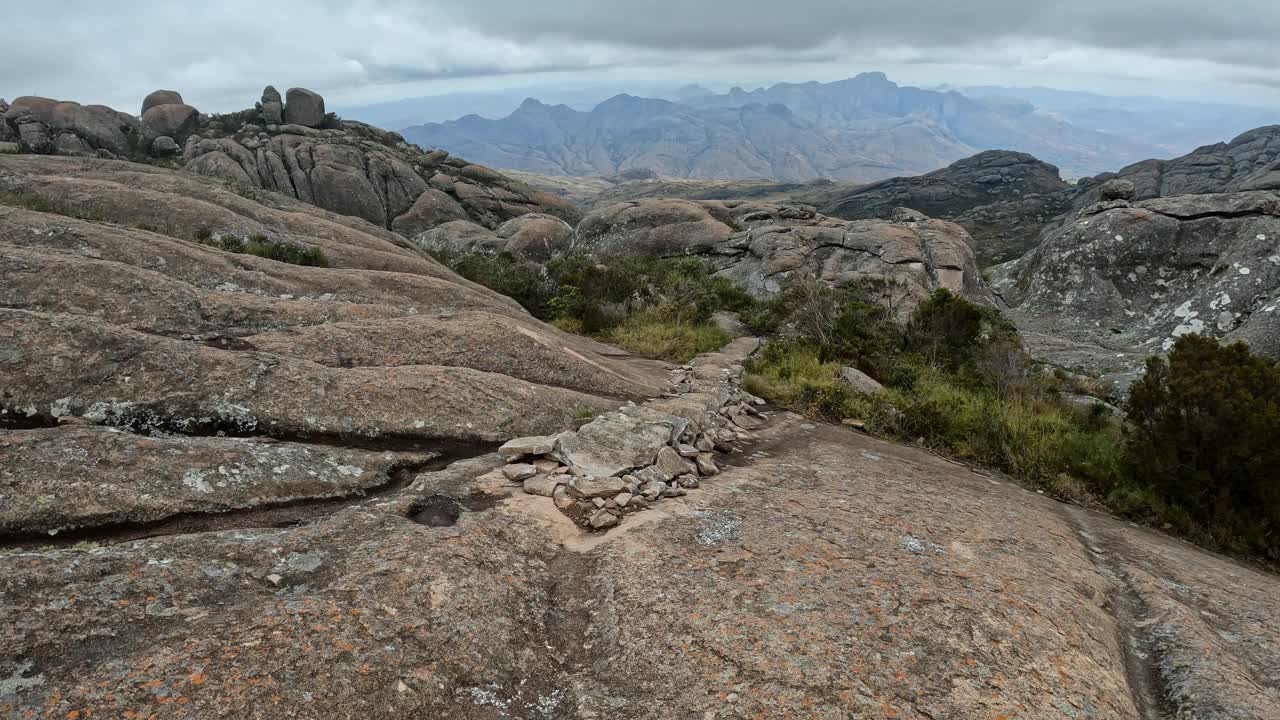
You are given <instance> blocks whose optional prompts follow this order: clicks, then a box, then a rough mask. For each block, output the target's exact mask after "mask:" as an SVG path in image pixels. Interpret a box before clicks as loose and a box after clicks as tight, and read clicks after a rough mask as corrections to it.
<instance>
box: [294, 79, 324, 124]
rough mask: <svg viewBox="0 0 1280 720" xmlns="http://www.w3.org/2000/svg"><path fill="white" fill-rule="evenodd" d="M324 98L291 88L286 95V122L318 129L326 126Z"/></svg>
mask: <svg viewBox="0 0 1280 720" xmlns="http://www.w3.org/2000/svg"><path fill="white" fill-rule="evenodd" d="M324 114H325V113H324V98H322V97H320V95H318V94H316V93H314V92H311V91H310V90H307V89H305V88H289V90H288V91H287V92H286V93H285V105H284V121H285V122H286V123H290V124H293V125H301V126H303V127H309V128H318V127H320V126H321V125H323V124H324Z"/></svg>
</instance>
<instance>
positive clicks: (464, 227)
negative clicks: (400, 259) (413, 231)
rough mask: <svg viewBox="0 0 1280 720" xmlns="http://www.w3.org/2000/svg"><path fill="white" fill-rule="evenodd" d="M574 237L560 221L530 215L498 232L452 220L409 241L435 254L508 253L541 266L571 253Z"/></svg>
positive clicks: (571, 230) (536, 214)
mask: <svg viewBox="0 0 1280 720" xmlns="http://www.w3.org/2000/svg"><path fill="white" fill-rule="evenodd" d="M573 237H574V231H573V228H572V227H571V226H570V225H569V224H568V223H566V222H565V221H563V220H561V219H560V218H557V217H552V216H551V215H543V214H541V213H530V214H528V215H521V216H520V217H517V218H513V219H511V220H508V221H506V222H505V223H503V224H502V225H500V226H498V229H497V230H490V229H488V228H486V227H483V226H481V225H477V224H475V223H473V222H469V221H466V220H454V221H451V222H446V223H444V224H442V225H437V226H435V227H433V228H431V229H430V230H426V231H424V232H420V233H418V234H417V235H414V236H413V237H412V238H411V241H412V242H413V244H414V245H415V246H416V247H419V248H421V249H422V250H424V251H426V252H429V253H432V254H437V255H438V254H452V253H484V254H487V255H496V254H498V253H507V254H510V255H511V256H512V257H514V258H517V259H520V260H528V261H530V262H534V263H544V262H546V261H548V260H550V259H551V258H553V257H556V256H558V255H561V254H563V253H565V252H567V251H568V250H570V249H571V245H572V241H573Z"/></svg>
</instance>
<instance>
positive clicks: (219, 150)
mask: <svg viewBox="0 0 1280 720" xmlns="http://www.w3.org/2000/svg"><path fill="white" fill-rule="evenodd" d="M269 95H270V93H269V92H268V93H264V97H267V96H269ZM297 95H298V98H299V99H298V102H299V103H302V104H305V105H307V106H308V107H312V108H315V107H318V106H317V105H316V103H315V102H313V101H312V99H310V96H308V95H302V94H297ZM291 97H292V96H291ZM321 102H322V101H321ZM271 105H272V101H270V100H268V101H267V102H266V103H263V108H264V109H263V110H262V112H261V113H260V118H266V117H267V116H268V114H269V113H270V112H271V110H270V108H271ZM288 107H289V105H288V103H286V108H285V109H286V120H288V119H289V117H288V112H287V111H288ZM319 109H321V110H322V109H323V108H322V107H320V108H319ZM299 112H302V111H299ZM307 112H309V113H310V112H312V111H311V110H308V111H307ZM305 119H306V120H307V121H308V122H311V121H312V120H313V119H314V118H312V117H310V116H308V117H307V118H305ZM316 124H319V123H318V122H317V123H316ZM183 160H184V161H185V162H186V163H187V167H188V169H190V170H192V171H193V172H196V173H199V174H202V175H209V176H212V177H220V178H223V179H226V180H229V181H231V182H234V183H236V184H238V185H240V186H243V187H244V188H246V190H249V191H251V190H253V189H259V188H260V189H263V190H269V191H273V192H279V193H282V194H285V195H289V196H291V197H295V198H298V199H299V200H303V201H305V202H310V203H313V204H316V205H319V206H320V207H322V208H325V209H328V210H333V211H335V212H340V213H343V214H347V215H355V216H357V217H361V218H364V219H366V220H368V221H369V222H372V223H374V224H376V225H379V226H381V227H385V228H390V229H396V230H397V231H402V232H403V233H404V234H406V235H408V234H414V233H417V232H421V231H423V230H424V229H426V228H429V227H431V226H434V225H436V224H440V223H443V222H449V221H451V220H456V219H462V218H466V219H470V220H472V221H474V222H476V223H479V224H481V225H484V226H485V227H489V228H496V227H497V226H498V225H500V224H502V223H503V222H505V221H507V220H509V219H511V218H514V217H518V216H520V215H524V214H526V213H530V212H541V213H548V214H552V215H556V216H558V217H561V218H563V219H565V220H567V221H569V222H577V220H578V219H579V217H580V214H579V212H578V210H577V209H576V208H575V207H573V206H572V205H571V204H569V203H568V202H566V201H563V200H560V199H559V198H556V197H554V196H552V195H550V194H548V193H544V192H539V191H535V190H533V189H531V188H529V187H527V186H525V185H522V184H521V183H518V182H516V181H514V180H511V179H509V178H507V177H506V176H504V175H502V174H500V173H498V172H495V171H493V170H490V169H488V168H483V167H480V166H478V165H472V164H470V163H467V162H466V161H463V160H460V159H458V158H453V157H450V156H449V155H448V153H445V152H443V151H433V152H423V151H422V150H421V149H420V148H418V147H417V146H415V145H410V144H408V143H405V142H404V139H403V138H401V137H400V135H399V134H397V133H393V132H386V131H383V130H379V129H378V128H374V127H372V126H369V125H365V124H363V123H355V122H341V123H340V124H339V125H338V127H335V128H331V129H316V128H314V127H310V126H308V125H302V124H284V125H269V124H265V122H264V120H263V119H260V120H259V122H257V123H254V122H247V123H242V124H239V125H237V126H235V127H230V128H228V127H226V126H225V124H224V125H217V124H212V123H211V124H208V125H204V126H201V127H200V128H199V130H198V131H197V132H196V133H195V134H193V135H192V136H191V137H190V138H188V139H187V141H186V145H185V147H184V149H183ZM429 189H430V190H433V192H431V193H430V194H427V191H428V190H429ZM424 196H425V199H424Z"/></svg>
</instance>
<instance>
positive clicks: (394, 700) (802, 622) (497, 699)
mask: <svg viewBox="0 0 1280 720" xmlns="http://www.w3.org/2000/svg"><path fill="white" fill-rule="evenodd" d="M758 436H759V440H758V442H757V443H756V444H755V445H753V446H752V447H751V448H750V450H751V454H750V455H749V456H748V458H747V459H744V460H741V461H738V462H736V463H735V464H734V465H732V466H729V467H727V468H726V469H725V471H724V472H722V473H721V474H719V475H717V476H716V477H715V478H712V479H709V480H707V481H705V482H704V483H703V485H702V488H701V489H700V490H699V491H697V492H696V493H690V494H689V495H688V496H686V497H676V498H670V499H667V500H664V501H663V502H661V503H659V504H658V505H657V506H655V508H654V509H652V510H649V511H647V512H645V513H641V514H639V515H636V516H634V517H633V518H631V519H629V520H628V522H626V523H623V524H622V525H621V526H620V527H619V528H618V529H616V530H613V531H612V532H610V533H609V534H607V535H604V536H599V535H592V536H584V535H583V534H582V533H581V532H580V531H579V530H578V529H577V528H576V527H574V526H573V525H572V523H571V522H570V521H569V520H568V519H567V518H565V517H563V516H562V515H560V514H559V513H558V512H555V511H554V510H550V511H547V510H545V509H546V508H547V507H548V506H549V505H550V504H551V503H549V502H548V501H547V499H546V498H543V497H538V496H533V495H527V494H525V493H523V492H521V491H520V490H519V488H518V487H515V486H512V485H511V483H509V482H506V481H503V480H500V479H499V480H493V481H490V478H492V477H493V476H494V475H496V474H497V473H491V472H486V471H491V470H496V469H497V468H499V467H501V466H502V463H503V460H502V458H500V457H498V456H493V455H485V456H482V457H479V458H476V459H474V460H471V461H467V462H459V463H455V464H454V465H452V466H450V468H448V469H447V470H442V471H436V472H426V473H422V474H421V475H418V476H417V478H416V479H415V480H414V481H413V482H412V483H411V484H410V485H409V486H408V487H406V488H404V489H403V490H402V491H400V492H398V493H396V494H394V495H390V496H383V497H379V498H374V499H371V500H369V501H366V502H361V503H357V504H355V505H353V506H352V507H348V508H345V509H342V510H340V511H338V512H336V513H333V514H331V515H328V516H325V517H320V518H317V519H314V520H313V521H312V522H308V523H302V524H293V525H291V526H288V527H270V526H246V527H234V528H222V529H220V530H218V531H214V532H202V533H195V534H187V533H181V534H173V535H166V536H160V537H153V538H149V539H144V540H137V541H133V542H113V541H112V539H110V538H105V539H102V540H101V541H100V542H99V543H93V544H91V543H85V544H82V545H80V546H73V545H61V546H43V547H41V546H33V547H25V548H11V549H6V550H4V551H3V552H0V612H2V614H3V617H5V618H6V619H7V621H6V622H4V623H0V642H2V643H3V646H4V647H5V648H6V649H7V651H8V652H6V653H5V654H4V655H0V681H3V683H4V685H2V686H0V688H2V689H0V712H3V713H4V714H5V715H6V716H13V717H23V716H24V715H25V714H27V713H28V712H35V713H36V714H37V716H38V715H40V714H48V715H49V716H53V717H68V716H72V717H113V716H123V715H125V714H126V713H134V714H140V713H146V714H147V715H150V714H156V715H157V716H161V717H163V716H166V715H167V716H171V717H175V718H205V717H211V716H226V717H244V718H271V717H279V716H283V715H288V714H293V713H296V714H299V715H302V714H305V715H306V716H307V717H313V718H320V719H323V720H328V719H329V718H350V717H357V716H358V717H456V718H463V719H466V720H489V719H493V718H503V717H509V718H528V719H529V720H535V719H543V718H566V719H572V720H587V719H588V718H602V717H610V718H622V719H624V720H660V719H665V718H673V717H674V718H702V717H766V718H772V717H787V716H789V715H790V716H794V717H810V716H811V717H818V718H843V717H894V718H902V719H906V720H927V719H928V718H943V717H955V718H997V717H1000V716H1001V715H1003V716H1005V717H1007V718H1015V717H1016V718H1027V719H1028V720H1058V719H1059V718H1062V717H1078V718H1088V717H1094V718H1144V717H1197V718H1244V719H1247V720H1271V718H1274V717H1275V713H1274V709H1275V708H1276V707H1277V706H1278V703H1280V694H1278V691H1277V687H1278V686H1280V677H1278V676H1277V674H1276V672H1277V670H1276V669H1277V668H1280V650H1278V648H1280V645H1278V644H1277V638H1278V637H1280V607H1278V606H1277V600H1276V598H1277V597H1278V596H1280V595H1278V593H1277V589H1278V588H1277V580H1276V578H1275V577H1274V576H1272V575H1268V574H1265V573H1261V572H1257V571H1254V570H1251V569H1249V568H1245V567H1242V566H1240V565H1238V564H1235V563H1231V562H1229V561H1226V560H1224V559H1222V558H1219V557H1215V556H1213V555H1211V554H1209V553H1205V552H1203V551H1200V550H1197V549H1195V548H1194V547H1192V546H1190V545H1187V544H1186V543H1182V542H1178V541H1174V540H1171V539H1169V538H1165V537H1161V536H1159V535H1156V534H1154V533H1150V532H1148V531H1145V530H1141V529H1137V528H1133V527H1131V526H1129V525H1128V524H1126V523H1122V522H1118V521H1115V520H1113V519H1111V518H1107V517H1105V516H1101V515H1097V514H1094V513H1089V512H1086V511H1082V510H1078V509H1075V508H1071V507H1069V506H1063V505H1060V504H1058V503H1056V502H1054V501H1052V500H1049V499H1047V498H1044V497H1042V496H1038V495H1035V494H1034V493H1030V492H1027V491H1025V490H1022V489H1019V488H1017V487H1016V486H1013V485H1011V484H1009V483H1005V482H998V481H995V480H992V479H990V478H986V477H982V476H979V475H977V474H974V473H972V472H970V471H969V470H967V469H965V468H963V467H960V466H958V465H955V464H952V463H948V462H945V461H943V460H941V459H939V458H937V457H935V456H932V455H930V454H928V453H925V452H923V451H920V450H917V449H913V448H906V447H900V446H896V445H892V444H889V443H884V442H880V441H876V440H874V439H871V438H867V437H865V436H862V435H859V434H856V433H851V432H847V431H844V430H840V429H837V428H832V427H827V426H821V425H819V426H814V425H812V424H809V423H806V422H805V421H804V420H802V419H800V418H797V417H795V416H791V415H787V414H780V415H778V416H777V417H775V418H773V419H771V420H770V421H769V424H768V425H767V426H765V427H764V428H762V429H761V430H760V431H759V432H758ZM637 668H661V671H660V672H659V671H653V672H649V671H643V672H642V671H637Z"/></svg>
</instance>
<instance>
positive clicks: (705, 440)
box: [693, 435, 716, 453]
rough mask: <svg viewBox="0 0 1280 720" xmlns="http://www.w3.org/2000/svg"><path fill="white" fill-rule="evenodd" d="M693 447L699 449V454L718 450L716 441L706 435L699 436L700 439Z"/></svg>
mask: <svg viewBox="0 0 1280 720" xmlns="http://www.w3.org/2000/svg"><path fill="white" fill-rule="evenodd" d="M693 446H694V447H695V448H697V450H698V452H704V453H706V452H711V451H712V450H715V449H716V445H715V441H714V440H712V439H711V438H710V437H707V436H706V435H699V436H698V439H697V440H695V441H694V443H693Z"/></svg>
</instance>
